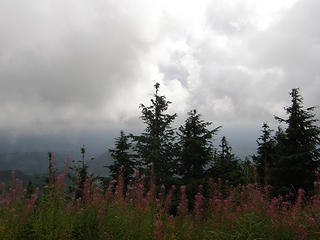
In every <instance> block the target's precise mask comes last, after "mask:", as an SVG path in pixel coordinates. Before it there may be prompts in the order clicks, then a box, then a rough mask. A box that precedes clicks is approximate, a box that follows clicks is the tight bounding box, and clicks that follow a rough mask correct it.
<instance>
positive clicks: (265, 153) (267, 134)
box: [252, 123, 275, 185]
mask: <svg viewBox="0 0 320 240" xmlns="http://www.w3.org/2000/svg"><path fill="white" fill-rule="evenodd" d="M271 134H272V130H271V129H270V127H269V125H268V124H267V123H263V125H262V135H261V136H260V137H259V138H258V140H257V144H258V149H257V155H254V156H253V157H252V158H253V161H254V163H255V165H256V167H257V172H258V174H259V178H260V183H263V184H265V185H268V184H269V183H270V167H271V164H272V163H273V157H274V151H275V140H274V138H273V137H272V135H271Z"/></svg>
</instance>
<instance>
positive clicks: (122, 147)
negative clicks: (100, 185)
mask: <svg viewBox="0 0 320 240" xmlns="http://www.w3.org/2000/svg"><path fill="white" fill-rule="evenodd" d="M128 139H129V136H126V135H125V134H124V132H123V131H122V130H121V132H120V137H119V138H117V139H116V142H115V149H109V152H110V153H111V156H112V158H113V159H114V163H113V164H112V165H110V166H107V167H108V168H109V169H110V172H111V174H110V175H111V177H112V178H113V179H116V178H117V177H118V176H119V174H120V169H121V166H123V170H122V171H123V173H122V174H123V176H124V178H125V179H124V181H125V183H128V182H129V179H130V178H131V176H132V174H133V172H134V169H135V168H136V162H135V161H134V159H135V157H136V156H135V155H134V154H133V153H130V150H131V146H132V144H131V143H130V142H128Z"/></svg>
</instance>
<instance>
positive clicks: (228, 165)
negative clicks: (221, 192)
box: [210, 136, 242, 184]
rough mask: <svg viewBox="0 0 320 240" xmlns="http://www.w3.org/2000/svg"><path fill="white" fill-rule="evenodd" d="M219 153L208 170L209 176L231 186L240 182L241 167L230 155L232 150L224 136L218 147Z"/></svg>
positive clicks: (233, 156)
mask: <svg viewBox="0 0 320 240" xmlns="http://www.w3.org/2000/svg"><path fill="white" fill-rule="evenodd" d="M219 147H220V151H218V155H217V157H216V159H215V161H214V163H213V166H212V168H211V169H210V174H211V176H212V177H213V178H214V179H219V178H220V179H222V180H224V181H226V180H228V181H229V182H230V183H232V184H238V183H240V182H241V179H242V178H241V172H242V171H241V166H240V164H239V160H238V159H237V158H236V157H235V155H234V154H233V153H232V148H231V146H230V144H229V142H228V141H227V138H226V137H225V136H223V137H222V139H221V144H220V145H219Z"/></svg>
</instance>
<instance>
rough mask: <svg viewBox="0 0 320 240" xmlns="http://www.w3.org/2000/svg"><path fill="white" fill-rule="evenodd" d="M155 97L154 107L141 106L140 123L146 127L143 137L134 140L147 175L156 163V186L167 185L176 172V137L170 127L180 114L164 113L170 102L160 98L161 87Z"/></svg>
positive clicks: (153, 100)
mask: <svg viewBox="0 0 320 240" xmlns="http://www.w3.org/2000/svg"><path fill="white" fill-rule="evenodd" d="M154 87H155V93H154V95H153V98H152V99H151V105H150V106H145V105H143V104H141V105H140V108H141V112H142V115H141V119H142V120H143V122H144V123H145V124H146V129H145V131H144V132H143V133H142V134H141V135H140V136H132V137H133V139H134V141H135V142H136V145H135V150H136V152H137V155H138V156H139V158H140V160H141V166H142V168H143V169H144V170H145V171H148V169H149V170H150V169H151V165H152V163H153V167H154V173H155V175H156V182H157V184H162V183H166V182H168V180H169V178H171V177H172V176H173V174H174V172H175V148H174V141H175V134H174V129H173V128H172V127H171V124H172V123H173V121H174V119H175V118H176V117H177V114H176V113H174V114H168V113H165V112H166V111H167V109H168V106H169V104H171V102H170V101H167V100H166V97H165V96H162V95H159V88H160V84H159V83H156V84H155V85H154Z"/></svg>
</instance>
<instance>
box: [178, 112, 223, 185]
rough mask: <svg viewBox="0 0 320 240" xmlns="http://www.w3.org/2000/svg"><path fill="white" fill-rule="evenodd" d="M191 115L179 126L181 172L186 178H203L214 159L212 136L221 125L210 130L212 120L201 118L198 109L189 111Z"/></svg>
mask: <svg viewBox="0 0 320 240" xmlns="http://www.w3.org/2000/svg"><path fill="white" fill-rule="evenodd" d="M188 115H189V117H188V118H187V119H186V121H185V124H184V125H183V126H180V128H179V133H178V135H179V142H178V149H180V154H179V165H180V167H179V170H180V171H179V174H180V175H181V176H182V177H183V178H184V179H189V180H192V179H201V178H203V176H204V172H205V167H206V166H207V164H208V163H209V162H210V161H211V160H212V157H213V146H212V138H213V136H214V134H216V132H217V131H218V129H219V128H220V127H217V128H214V129H213V130H209V129H208V127H209V126H210V125H211V124H212V123H211V122H205V121H204V120H201V119H200V117H201V115H200V114H198V113H197V111H196V110H195V109H194V110H191V111H190V112H188Z"/></svg>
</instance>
